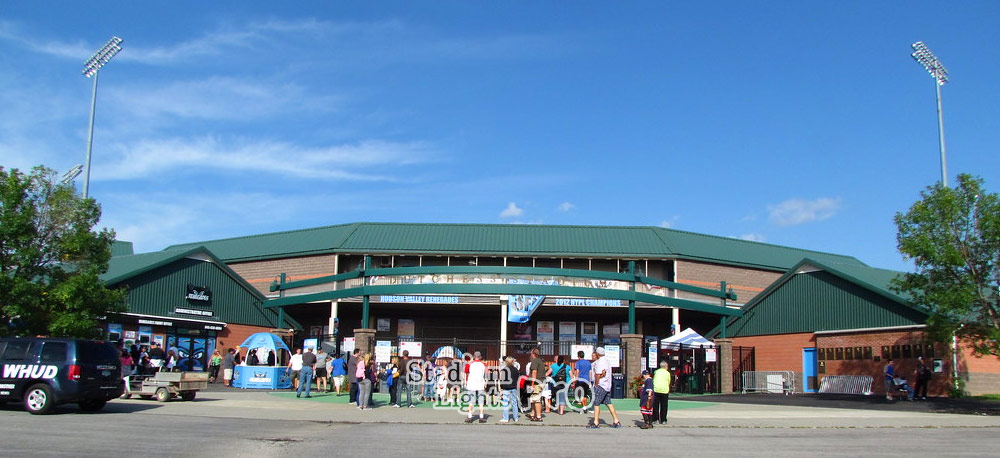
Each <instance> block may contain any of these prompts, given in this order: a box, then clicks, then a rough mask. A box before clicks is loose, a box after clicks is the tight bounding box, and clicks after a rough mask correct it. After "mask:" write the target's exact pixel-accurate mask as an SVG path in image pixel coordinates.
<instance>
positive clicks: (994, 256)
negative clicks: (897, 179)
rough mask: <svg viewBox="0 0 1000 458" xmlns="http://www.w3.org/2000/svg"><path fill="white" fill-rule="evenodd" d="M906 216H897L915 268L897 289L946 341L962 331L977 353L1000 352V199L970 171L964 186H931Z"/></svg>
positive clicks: (903, 244)
mask: <svg viewBox="0 0 1000 458" xmlns="http://www.w3.org/2000/svg"><path fill="white" fill-rule="evenodd" d="M920 195H921V199H920V200H919V201H918V202H916V203H915V204H913V206H912V207H910V210H909V211H907V212H906V213H905V214H903V213H897V214H896V218H895V219H896V226H897V227H898V228H899V233H898V235H897V236H896V240H897V242H898V246H899V251H900V252H902V253H903V255H904V256H905V257H906V258H908V259H911V260H913V262H914V263H915V265H916V272H915V273H908V274H905V275H903V276H901V277H900V278H898V279H897V281H896V282H895V288H896V290H897V291H899V292H903V293H906V294H909V295H910V297H912V298H913V299H914V300H915V301H916V302H917V303H918V304H922V305H923V306H925V307H926V308H927V309H928V311H929V312H930V318H929V319H928V322H927V324H928V330H929V331H930V332H931V335H932V336H934V337H935V338H937V339H938V340H941V341H943V340H945V339H948V340H950V338H951V335H952V333H953V332H954V333H955V334H956V335H957V337H958V338H959V339H961V340H962V341H963V342H965V343H967V344H968V345H970V346H971V347H972V348H973V350H974V351H975V352H976V354H979V355H994V356H1000V344H998V342H1000V198H998V196H997V194H995V193H994V194H990V193H987V192H986V191H985V189H984V186H983V180H982V179H981V178H978V177H973V176H971V175H968V174H962V175H959V177H958V186H956V187H955V188H949V187H945V186H941V185H940V184H938V185H936V186H931V187H928V188H927V189H926V190H924V191H923V192H921V194H920Z"/></svg>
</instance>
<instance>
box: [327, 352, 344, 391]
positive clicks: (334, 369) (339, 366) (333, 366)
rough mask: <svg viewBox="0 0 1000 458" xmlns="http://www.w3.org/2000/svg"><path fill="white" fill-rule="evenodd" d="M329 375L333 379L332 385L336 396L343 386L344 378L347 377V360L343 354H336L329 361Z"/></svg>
mask: <svg viewBox="0 0 1000 458" xmlns="http://www.w3.org/2000/svg"><path fill="white" fill-rule="evenodd" d="M330 377H331V378H332V379H333V387H334V388H336V389H337V396H340V393H341V390H342V388H343V387H344V379H346V378H347V362H346V361H344V356H343V355H338V356H337V357H336V358H334V359H333V360H331V361H330Z"/></svg>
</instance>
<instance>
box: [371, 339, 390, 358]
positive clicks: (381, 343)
mask: <svg viewBox="0 0 1000 458" xmlns="http://www.w3.org/2000/svg"><path fill="white" fill-rule="evenodd" d="M391 360H392V341H390V340H378V341H376V342H375V362H376V363H378V364H384V363H388V362H389V361H391Z"/></svg>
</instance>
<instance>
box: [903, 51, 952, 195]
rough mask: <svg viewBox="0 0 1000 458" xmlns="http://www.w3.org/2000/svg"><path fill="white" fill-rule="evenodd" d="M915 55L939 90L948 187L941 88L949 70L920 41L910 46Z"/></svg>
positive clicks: (940, 131)
mask: <svg viewBox="0 0 1000 458" xmlns="http://www.w3.org/2000/svg"><path fill="white" fill-rule="evenodd" d="M910 47H912V48H913V54H910V56H912V57H913V59H914V60H916V61H917V62H919V63H920V65H923V66H924V68H925V69H927V73H930V74H931V76H932V77H933V78H934V88H935V89H937V115H938V142H939V143H940V144H941V185H942V186H948V166H947V165H946V162H945V155H944V115H943V114H942V113H941V86H944V84H945V83H947V82H948V69H946V68H944V64H942V63H941V61H940V60H938V58H937V56H935V55H934V53H932V52H931V50H930V49H927V45H925V44H924V42H922V41H918V42H916V43H913V44H912V45H910Z"/></svg>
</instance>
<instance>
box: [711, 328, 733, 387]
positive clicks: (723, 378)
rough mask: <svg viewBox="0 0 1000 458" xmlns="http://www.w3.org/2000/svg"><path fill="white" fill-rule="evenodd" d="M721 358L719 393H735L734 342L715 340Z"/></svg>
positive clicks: (718, 355)
mask: <svg viewBox="0 0 1000 458" xmlns="http://www.w3.org/2000/svg"><path fill="white" fill-rule="evenodd" d="M715 348H716V349H717V350H718V354H717V355H716V356H717V357H718V358H719V379H720V380H719V392H720V393H732V392H733V340H732V339H715Z"/></svg>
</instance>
